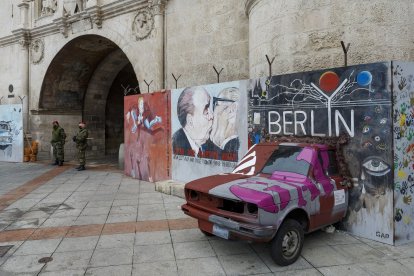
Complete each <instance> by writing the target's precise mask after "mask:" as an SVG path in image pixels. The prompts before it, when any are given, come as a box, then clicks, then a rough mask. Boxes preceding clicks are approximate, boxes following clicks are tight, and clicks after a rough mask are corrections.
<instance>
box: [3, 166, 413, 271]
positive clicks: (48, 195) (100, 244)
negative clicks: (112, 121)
mask: <svg viewBox="0 0 414 276" xmlns="http://www.w3.org/2000/svg"><path fill="white" fill-rule="evenodd" d="M0 179H1V180H0V256H1V255H3V254H4V255H3V256H2V257H0V275H1V276H8V275H19V276H22V275H43V276H45V275H99V276H102V275H116V276H123V275H145V276H147V275H157V276H158V275H336V276H337V275H414V258H413V257H414V244H408V245H404V246H399V247H394V246H389V245H385V244H382V243H377V242H373V241H369V240H366V239H362V238H357V237H353V236H351V235H349V234H346V233H343V232H335V233H334V234H328V233H325V232H322V231H318V232H315V233H313V234H310V235H308V236H306V238H305V245H304V248H303V252H302V255H301V257H300V258H299V260H298V261H297V262H296V263H295V264H293V265H291V266H288V267H280V266H277V265H275V264H274V263H273V262H272V261H271V259H270V255H269V247H268V246H267V245H266V244H255V243H253V244H251V243H247V242H240V241H226V240H222V239H219V238H215V237H213V238H210V237H206V236H204V235H203V234H202V233H201V232H200V231H199V230H198V228H197V223H196V221H195V220H194V219H192V218H189V217H187V216H185V215H184V214H183V213H182V212H181V210H180V205H181V204H182V203H183V202H184V201H183V199H181V198H178V197H174V196H170V195H166V194H162V193H158V192H155V190H154V185H153V184H152V183H148V182H144V181H138V180H135V179H131V178H130V177H127V176H124V175H123V173H122V172H121V171H118V170H116V169H114V167H111V166H98V165H97V166H94V167H89V169H88V170H86V171H81V172H78V171H76V170H74V166H72V165H64V166H63V167H53V166H50V165H47V164H41V163H20V164H12V163H2V162H0ZM45 257H51V259H48V258H46V259H45ZM41 259H42V260H45V261H46V262H45V263H42V262H39V260H41ZM47 261H48V262H47Z"/></svg>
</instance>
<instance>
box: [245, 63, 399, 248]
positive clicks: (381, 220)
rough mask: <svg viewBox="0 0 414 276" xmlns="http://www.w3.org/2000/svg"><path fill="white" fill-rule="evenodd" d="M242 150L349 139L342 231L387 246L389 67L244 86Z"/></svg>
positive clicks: (390, 193) (389, 224)
mask: <svg viewBox="0 0 414 276" xmlns="http://www.w3.org/2000/svg"><path fill="white" fill-rule="evenodd" d="M248 94H249V114H248V135H249V145H252V144H255V143H258V142H259V141H261V140H264V139H266V138H274V137H277V136H282V135H287V136H289V135H297V136H322V137H324V136H327V137H329V136H339V135H340V134H342V133H347V134H348V135H349V136H350V137H351V139H350V143H349V144H348V146H347V147H346V148H345V153H344V154H345V157H346V159H347V161H348V162H347V163H348V165H349V169H350V172H351V175H352V177H353V184H354V187H353V189H352V190H351V193H350V206H349V211H348V216H347V220H346V222H345V227H346V228H347V230H349V231H351V232H353V233H355V234H358V235H360V236H363V237H367V238H371V239H374V240H379V241H382V242H386V243H393V219H392V218H393V176H392V172H391V164H392V147H390V146H389V145H391V143H392V140H391V139H392V135H391V128H392V117H391V91H390V64H389V63H377V64H368V65H360V66H352V67H346V68H335V69H331V70H324V71H314V72H306V73H298V74H290V75H282V76H273V77H271V78H261V79H255V80H250V81H249V87H248Z"/></svg>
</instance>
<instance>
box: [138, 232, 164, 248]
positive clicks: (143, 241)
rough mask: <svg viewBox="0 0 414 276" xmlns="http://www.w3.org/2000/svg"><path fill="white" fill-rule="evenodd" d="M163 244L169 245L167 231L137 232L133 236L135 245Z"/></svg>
mask: <svg viewBox="0 0 414 276" xmlns="http://www.w3.org/2000/svg"><path fill="white" fill-rule="evenodd" d="M164 243H171V236H170V232H169V231H155V232H137V233H136V234H135V245H148V244H164Z"/></svg>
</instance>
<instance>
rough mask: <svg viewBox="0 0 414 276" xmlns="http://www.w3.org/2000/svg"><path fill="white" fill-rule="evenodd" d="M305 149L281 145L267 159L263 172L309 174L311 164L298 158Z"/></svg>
mask: <svg viewBox="0 0 414 276" xmlns="http://www.w3.org/2000/svg"><path fill="white" fill-rule="evenodd" d="M303 149H304V148H302V147H297V146H279V147H278V148H277V149H276V150H275V151H274V152H273V153H272V155H271V156H270V158H269V159H268V160H267V162H266V165H265V166H264V167H263V169H262V171H261V172H262V173H266V174H273V173H274V172H275V171H278V172H289V173H296V174H301V175H305V176H307V175H308V171H309V166H310V164H309V163H308V162H307V161H305V160H298V155H299V154H300V153H301V151H302V150H303Z"/></svg>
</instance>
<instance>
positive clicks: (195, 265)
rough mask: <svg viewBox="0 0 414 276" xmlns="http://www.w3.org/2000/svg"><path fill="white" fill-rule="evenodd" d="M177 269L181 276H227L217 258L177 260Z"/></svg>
mask: <svg viewBox="0 0 414 276" xmlns="http://www.w3.org/2000/svg"><path fill="white" fill-rule="evenodd" d="M177 267H178V274H179V275H180V276H187V275H188V276H193V275H197V276H204V275H205V276H210V275H215V276H219V275H226V273H225V272H224V270H223V267H222V265H221V264H220V262H219V260H218V259H217V257H209V258H197V259H183V260H177ZM229 275H230V274H229ZM234 275H236V274H234Z"/></svg>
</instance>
